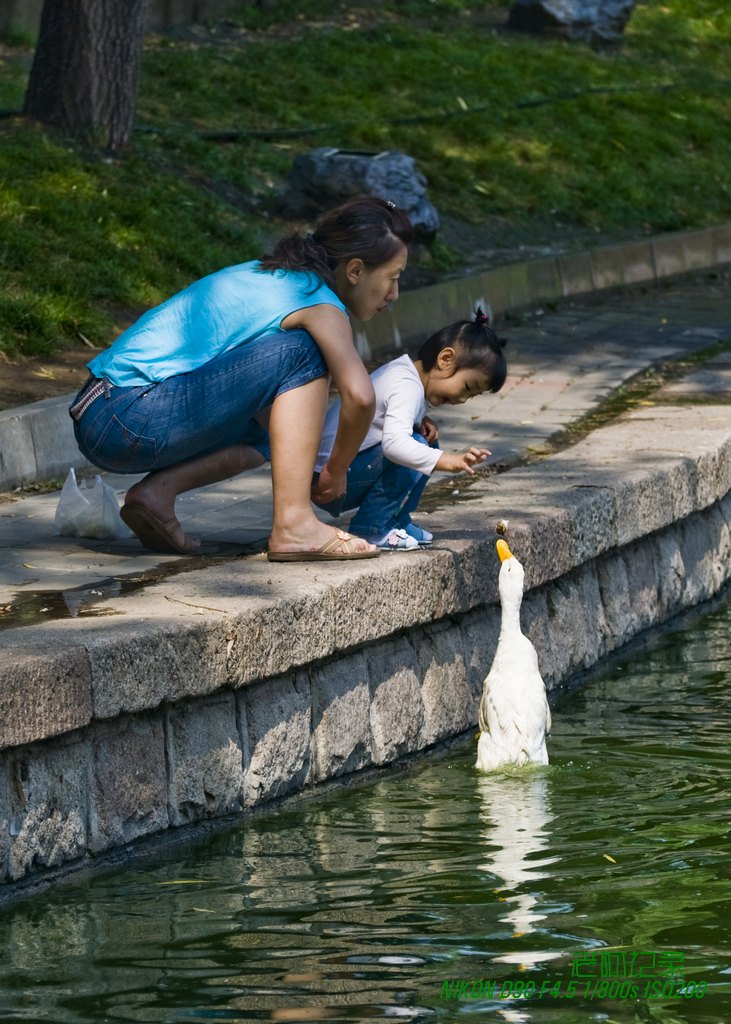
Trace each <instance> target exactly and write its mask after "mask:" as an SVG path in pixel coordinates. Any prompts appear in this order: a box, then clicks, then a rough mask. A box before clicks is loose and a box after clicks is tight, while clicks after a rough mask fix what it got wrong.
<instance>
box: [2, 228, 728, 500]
mask: <svg viewBox="0 0 731 1024" xmlns="http://www.w3.org/2000/svg"><path fill="white" fill-rule="evenodd" d="M728 263H731V224H723V225H719V226H717V227H710V228H704V229H701V230H698V231H681V232H674V233H671V234H666V235H659V236H657V237H655V238H651V239H645V240H642V241H638V242H629V243H625V244H622V245H614V246H609V247H604V248H597V249H591V250H588V251H585V252H577V253H565V254H563V255H559V256H553V257H550V258H546V259H541V260H531V261H528V262H524V263H512V264H507V265H504V266H499V267H495V268H493V269H492V270H486V271H483V272H481V273H478V274H473V275H470V276H468V277H464V278H460V279H455V280H452V281H445V282H443V283H441V284H437V285H431V286H429V287H427V288H419V289H415V290H414V291H409V292H405V293H404V294H403V295H402V296H401V298H400V300H399V302H398V303H396V304H395V305H394V307H393V308H392V309H389V310H386V311H384V312H383V313H382V314H381V315H380V316H379V317H378V318H377V319H375V320H373V321H371V322H370V323H368V324H361V325H356V328H355V337H356V344H357V346H358V351H359V352H360V354H361V356H362V357H363V358H370V357H372V356H373V355H374V354H376V353H378V352H385V351H388V352H390V351H393V350H394V349H402V348H403V349H406V348H409V347H410V346H411V345H413V344H415V343H416V342H418V341H419V340H423V339H424V338H425V337H427V336H428V335H429V334H431V333H432V332H433V331H434V329H435V327H437V326H440V325H442V324H444V323H448V322H450V321H451V320H454V319H458V318H459V317H461V316H465V317H468V316H470V315H471V313H472V311H473V310H474V308H475V307H476V306H477V305H480V306H482V307H483V308H484V309H489V310H490V311H491V312H492V314H493V316H496V317H497V316H501V315H503V314H505V313H506V312H509V311H511V310H518V309H521V308H523V307H526V306H531V305H535V304H540V303H545V302H552V301H558V300H560V299H568V298H578V297H580V296H586V295H587V294H590V293H594V292H602V291H607V290H612V289H617V288H623V287H629V286H636V285H640V284H652V283H657V282H659V281H661V280H665V279H668V278H673V277H680V276H682V275H684V274H688V273H693V272H697V271H703V270H709V269H711V268H713V267H716V266H722V265H724V264H728ZM71 397H72V396H71V395H61V396H59V397H58V398H48V399H45V400H44V401H42V402H36V403H33V404H32V405H25V406H19V407H18V408H15V409H7V410H3V411H0V491H3V490H11V489H12V488H14V487H18V486H21V485H25V484H29V483H32V482H34V481H36V480H44V479H57V478H61V479H62V478H64V477H65V475H66V473H67V472H68V469H69V466H73V467H74V469H76V470H77V471H78V470H83V471H89V470H92V471H93V470H94V467H93V466H92V465H91V463H89V462H88V461H87V460H86V459H84V458H83V457H82V456H81V454H80V453H79V451H78V449H77V447H76V441H75V439H74V434H73V429H72V424H71V420H70V419H69V416H68V411H67V410H68V406H69V403H70V401H71Z"/></svg>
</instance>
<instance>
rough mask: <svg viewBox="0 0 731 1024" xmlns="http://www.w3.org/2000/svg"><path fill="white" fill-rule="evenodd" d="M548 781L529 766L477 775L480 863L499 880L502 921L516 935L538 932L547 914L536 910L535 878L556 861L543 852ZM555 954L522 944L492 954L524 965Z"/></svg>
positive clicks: (550, 816) (498, 959)
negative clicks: (482, 854) (483, 851)
mask: <svg viewBox="0 0 731 1024" xmlns="http://www.w3.org/2000/svg"><path fill="white" fill-rule="evenodd" d="M547 786H548V779H547V778H546V776H545V774H540V775H539V774H537V773H536V772H535V771H530V770H528V771H525V770H522V771H514V772H513V773H511V774H508V773H507V772H505V773H495V774H493V775H490V776H487V775H482V774H478V775H477V787H478V793H479V796H480V801H481V808H480V811H481V818H482V823H483V825H484V828H483V829H482V831H481V835H482V838H483V839H484V840H485V846H486V852H487V859H486V860H485V861H484V863H483V864H482V865H481V866H482V867H483V868H484V869H485V870H486V871H489V872H490V873H491V874H493V875H495V876H496V878H497V880H498V883H502V884H498V886H497V887H496V889H495V893H496V895H497V897H498V899H499V900H501V901H502V902H503V903H504V905H505V909H504V913H502V914H501V915H500V920H501V921H503V922H505V923H506V924H508V925H509V926H510V928H512V930H513V936H514V937H515V938H522V937H523V936H525V935H529V934H530V933H531V932H536V931H539V929H538V928H537V927H536V926H537V925H538V923H539V922H540V921H543V919H544V918H545V916H546V915H545V914H544V913H540V912H539V911H538V909H537V907H538V906H539V905H540V902H541V898H542V895H543V894H542V893H541V892H540V891H537V883H539V882H540V880H541V879H543V878H546V877H547V876H548V872H547V871H546V870H545V868H547V867H548V866H549V865H550V864H554V863H555V862H556V861H557V860H559V858H558V857H549V856H541V854H543V853H544V851H545V850H547V849H548V846H549V843H550V840H551V830H550V827H549V826H550V823H551V821H552V820H553V817H554V815H553V813H552V811H551V807H550V802H549V798H548V788H547ZM558 956H560V954H559V953H558V952H555V953H554V952H549V951H547V950H529V949H520V950H516V951H514V952H509V953H505V954H504V955H503V956H498V957H495V958H494V959H495V961H496V962H499V963H508V964H519V965H520V966H521V967H522V968H525V967H527V966H529V965H530V964H535V963H541V962H543V961H546V960H553V959H554V958H555V957H558Z"/></svg>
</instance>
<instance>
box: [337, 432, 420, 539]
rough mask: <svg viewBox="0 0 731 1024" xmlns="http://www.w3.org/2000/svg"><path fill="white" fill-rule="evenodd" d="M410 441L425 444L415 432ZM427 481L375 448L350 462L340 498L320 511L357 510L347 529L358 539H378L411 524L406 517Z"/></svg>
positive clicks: (359, 453)
mask: <svg viewBox="0 0 731 1024" xmlns="http://www.w3.org/2000/svg"><path fill="white" fill-rule="evenodd" d="M413 437H414V440H416V441H419V442H420V443H421V444H428V441H427V440H426V438H425V437H422V435H421V434H419V433H417V432H416V431H415V432H414V434H413ZM428 479H429V476H428V475H427V474H426V473H420V472H419V471H418V469H409V467H408V466H399V465H398V464H397V463H396V462H390V461H389V460H388V459H387V458H386V457H385V455H384V454H383V449H382V447H381V445H380V444H375V445H373V447H372V448H366V449H364V450H363V451H361V452H358V454H357V455H356V457H355V458H354V459H353V461H352V463H351V465H350V469H349V470H348V484H347V490H346V492H345V494H344V495H343V497H342V498H337V499H336V500H335V501H331V502H329V503H328V504H327V505H321V506H320V507H321V508H324V509H325V511H326V512H329V513H330V515H333V516H339V515H341V514H342V513H343V512H347V511H348V510H349V509H353V508H357V509H358V512H357V513H356V515H355V516H354V517H353V518H352V519H351V521H350V525H349V527H348V529H349V530H350V531H351V532H352V533H355V534H357V535H358V536H359V537H366V538H368V537H382V536H384V535H385V534H387V533H389V532H390V531H391V530H393V529H394V528H399V527H403V526H406V525H407V524H408V523H409V522H410V521H411V519H410V513H411V512H413V511H414V509H415V508H416V507H417V505H418V504H419V501H420V500H421V496H422V494H423V493H424V488H425V487H426V482H427V480H428Z"/></svg>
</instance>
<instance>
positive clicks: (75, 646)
mask: <svg viewBox="0 0 731 1024" xmlns="http://www.w3.org/2000/svg"><path fill="white" fill-rule="evenodd" d="M730 490H731V423H729V417H728V415H727V409H726V408H725V407H723V406H718V407H714V406H700V407H685V408H683V407H667V408H662V407H654V408H652V409H643V410H642V411H640V412H637V413H634V414H633V415H632V416H629V417H627V419H626V420H624V421H621V422H619V423H616V424H614V425H612V426H609V427H606V428H604V429H602V430H597V431H595V432H594V433H593V434H592V435H591V436H590V437H588V438H586V439H585V440H583V441H581V442H580V443H578V444H576V445H574V446H573V447H572V448H570V449H567V450H566V451H563V452H561V453H559V454H556V455H554V456H551V457H549V458H545V459H542V460H540V461H539V462H536V463H534V464H532V465H528V466H525V467H521V468H517V469H513V470H511V471H510V472H509V473H504V474H501V475H497V476H492V477H486V478H478V479H477V480H476V481H475V482H474V483H473V484H472V486H468V487H466V488H465V489H464V491H463V496H462V498H460V500H459V501H458V502H457V503H454V502H452V503H451V504H450V507H449V508H448V509H444V510H442V511H439V512H436V513H434V514H433V516H432V522H433V524H434V528H435V530H436V532H437V535H438V538H439V547H438V548H437V549H435V550H433V551H430V552H423V553H415V554H409V555H389V556H386V555H383V556H381V557H380V558H379V559H376V560H375V561H373V562H370V561H366V562H362V563H352V564H343V563H334V564H317V563H314V564H303V565H302V566H300V567H299V570H297V571H294V570H293V569H292V567H291V566H279V565H275V564H273V563H269V562H267V561H266V559H265V557H264V556H263V555H261V556H253V557H248V558H246V559H245V561H238V560H230V561H228V562H226V563H224V564H221V565H217V566H214V567H212V568H210V569H203V570H200V571H197V572H195V573H188V574H184V575H183V576H179V577H171V578H168V579H165V580H163V581H162V582H160V583H157V584H154V585H148V586H147V587H146V588H145V589H144V590H142V591H141V592H138V593H136V594H135V595H134V599H133V601H132V600H130V599H127V598H120V597H118V598H111V599H109V600H108V601H107V602H105V603H102V604H100V605H98V606H97V607H98V611H99V612H100V613H101V614H99V616H98V617H94V618H76V619H70V620H64V621H62V622H53V621H50V622H45V623H43V624H42V625H38V626H34V627H33V630H32V632H30V631H25V630H24V629H23V628H15V629H8V630H5V631H4V636H3V640H4V648H5V650H4V652H3V655H2V661H1V662H0V668H2V670H3V677H4V679H6V680H7V681H8V684H9V685H6V687H5V689H4V696H3V700H4V709H5V710H6V714H5V715H4V716H3V721H2V727H1V728H0V749H7V748H10V747H14V746H17V745H20V744H27V743H31V742H36V741H43V740H46V739H48V738H50V737H52V736H54V735H57V734H59V732H64V731H67V730H71V729H77V728H81V727H83V726H85V725H87V724H88V723H89V722H90V721H92V720H99V721H101V720H106V719H114V718H116V717H118V716H119V715H124V714H133V713H139V712H142V711H145V710H151V709H154V708H156V707H158V706H160V705H162V704H174V703H176V702H178V701H181V700H185V699H191V698H199V697H205V696H209V695H213V694H215V693H216V692H218V691H223V690H226V689H234V690H238V689H240V688H242V687H246V686H248V685H251V684H253V683H254V682H257V681H260V680H263V679H270V678H275V677H278V676H282V675H285V674H287V673H290V672H293V671H297V670H299V669H302V668H303V667H305V666H309V665H312V664H315V663H320V662H322V661H324V660H327V659H331V658H333V657H339V656H341V655H344V654H346V653H348V652H352V651H355V650H358V649H360V648H362V647H364V646H365V645H370V644H373V643H377V642H380V641H383V640H386V639H387V638H389V637H392V636H394V635H398V634H400V633H402V632H404V631H407V630H409V629H413V628H417V627H423V626H425V625H427V624H429V623H433V622H436V621H440V620H445V619H448V618H450V617H452V616H457V615H464V614H467V613H469V612H471V611H472V610H473V609H475V608H476V607H481V606H489V605H494V604H495V603H496V601H497V572H496V563H495V551H494V540H495V534H494V525H495V523H496V521H497V520H498V519H499V518H507V519H509V520H510V541H511V544H512V545H513V547H514V550H515V552H516V554H517V555H518V557H519V558H521V560H522V561H523V562H524V564H525V568H526V589H527V590H528V591H530V590H533V589H535V588H536V587H539V586H541V585H543V584H546V583H548V582H550V581H551V580H555V579H558V578H560V577H565V576H566V575H567V574H568V573H571V572H572V571H574V570H576V569H578V568H579V567H581V566H582V565H584V564H585V563H587V562H590V561H592V560H595V559H597V558H599V557H600V556H602V555H605V554H607V553H609V552H612V551H614V550H618V549H623V548H625V547H626V546H627V545H629V544H632V543H633V542H635V541H638V540H640V539H641V538H643V537H646V536H648V535H652V534H654V533H656V532H658V531H661V530H663V529H664V528H666V527H668V526H670V525H672V524H673V523H676V522H679V521H682V520H685V519H687V518H688V517H689V516H692V515H693V514H694V513H697V512H701V511H703V510H705V509H708V508H710V507H712V506H714V505H717V504H718V503H719V502H721V500H722V499H723V498H724V496H725V495H727V494H728V492H729V491H730ZM29 697H30V699H29ZM21 705H22V707H21Z"/></svg>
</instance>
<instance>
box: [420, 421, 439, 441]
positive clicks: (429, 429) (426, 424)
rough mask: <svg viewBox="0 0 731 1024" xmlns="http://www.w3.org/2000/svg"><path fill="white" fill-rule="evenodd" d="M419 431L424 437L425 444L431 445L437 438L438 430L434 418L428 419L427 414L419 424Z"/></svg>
mask: <svg viewBox="0 0 731 1024" xmlns="http://www.w3.org/2000/svg"><path fill="white" fill-rule="evenodd" d="M419 433H420V434H421V436H422V437H425V438H426V442H427V444H430V445H433V444H435V443H436V441H438V439H439V431H438V430H437V425H436V423H435V422H434V420H430V419H429V417H428V416H425V417H424V419H423V420H422V421H421V423H420V424H419Z"/></svg>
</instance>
